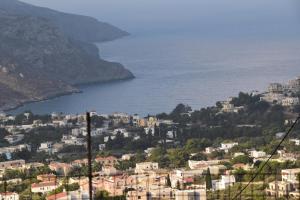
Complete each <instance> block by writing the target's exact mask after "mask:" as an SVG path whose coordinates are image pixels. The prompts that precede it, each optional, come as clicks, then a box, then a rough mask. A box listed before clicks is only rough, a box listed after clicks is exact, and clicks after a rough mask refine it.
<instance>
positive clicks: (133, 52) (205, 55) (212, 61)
mask: <svg viewBox="0 0 300 200" xmlns="http://www.w3.org/2000/svg"><path fill="white" fill-rule="evenodd" d="M98 46H99V48H100V50H101V51H100V55H101V57H102V58H104V59H106V60H110V61H117V62H121V63H123V64H124V65H125V66H126V67H127V68H128V69H130V70H131V71H132V72H133V73H134V74H135V76H136V78H135V79H133V80H129V81H120V82H115V83H107V84H97V85H91V86H84V87H82V88H81V90H82V91H83V93H80V94H73V95H69V96H63V97H59V98H56V99H52V100H48V101H44V102H37V103H31V104H28V105H25V106H24V107H21V108H19V109H17V110H15V111H13V113H19V112H22V111H25V110H31V111H33V112H34V113H51V112H54V111H56V112H65V113H81V112H84V111H87V110H96V111H98V112H99V113H112V112H115V111H118V112H127V113H138V114H141V115H146V114H148V113H149V114H155V113H160V112H169V111H171V110H172V109H173V108H174V107H175V106H176V105H177V104H178V103H185V104H189V105H190V106H192V107H193V108H194V109H199V108H201V107H205V106H211V105H214V104H215V102H216V101H218V100H223V99H226V98H227V97H229V96H233V95H237V94H238V92H239V91H246V92H247V91H251V90H260V91H262V90H263V89H264V88H265V87H266V86H267V84H268V83H270V82H274V81H276V82H277V81H278V82H283V81H286V80H288V79H291V78H294V77H295V76H297V75H300V67H299V66H300V57H299V55H300V42H298V41H295V40H292V41H289V40H284V41H278V40H276V41H274V40H270V41H268V40H264V41H262V40H257V41H256V40H251V41H247V40H242V39H241V40H240V41H237V40H236V39H235V40H230V39H228V40H221V41H218V40H203V39H201V38H199V37H197V34H190V35H187V34H174V35H168V34H166V35H165V34H161V35H157V34H156V35H132V36H130V37H126V38H123V39H120V40H116V41H113V42H108V43H103V44H98Z"/></svg>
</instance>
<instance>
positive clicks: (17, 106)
mask: <svg viewBox="0 0 300 200" xmlns="http://www.w3.org/2000/svg"><path fill="white" fill-rule="evenodd" d="M134 78H135V76H134V75H133V77H128V78H123V79H115V80H108V81H94V82H86V83H81V84H75V85H73V86H74V87H76V88H75V89H76V90H74V91H72V92H62V93H59V94H56V95H52V96H47V97H45V98H42V99H39V100H28V101H24V102H20V103H19V104H18V105H14V106H13V105H12V106H8V108H4V109H2V108H0V111H3V112H12V111H14V110H17V109H18V108H21V107H23V106H25V105H27V104H31V103H37V102H43V101H48V100H53V99H56V98H59V97H62V96H68V95H73V94H79V93H83V91H82V90H80V89H78V88H80V87H86V86H93V85H102V84H107V83H117V82H123V81H130V80H132V79H134ZM77 87H78V88H77Z"/></svg>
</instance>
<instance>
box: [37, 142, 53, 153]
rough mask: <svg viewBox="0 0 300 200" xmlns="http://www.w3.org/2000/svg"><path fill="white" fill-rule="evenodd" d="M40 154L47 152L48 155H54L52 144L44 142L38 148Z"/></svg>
mask: <svg viewBox="0 0 300 200" xmlns="http://www.w3.org/2000/svg"><path fill="white" fill-rule="evenodd" d="M38 152H46V153H48V154H52V142H43V143H41V144H40V147H39V148H38Z"/></svg>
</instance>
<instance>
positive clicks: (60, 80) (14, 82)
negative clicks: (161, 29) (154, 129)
mask: <svg viewBox="0 0 300 200" xmlns="http://www.w3.org/2000/svg"><path fill="white" fill-rule="evenodd" d="M40 9H41V11H40ZM43 13H44V14H45V16H46V17H43V16H42V14H43ZM70 16H71V15H68V14H64V13H59V12H56V11H52V10H49V9H45V8H37V7H34V6H29V5H27V4H24V3H21V2H18V1H15V0H0V22H1V23H0V110H1V109H2V110H3V109H9V108H12V107H15V106H18V105H21V104H23V103H24V102H28V101H38V100H43V99H46V98H49V97H54V96H58V95H63V94H68V93H72V92H77V91H78V89H77V88H76V85H78V84H86V83H94V82H105V81H112V80H121V79H129V78H133V74H132V73H131V72H130V71H128V70H126V69H125V68H124V67H123V66H122V65H121V64H118V63H112V62H107V61H104V60H102V59H100V57H99V55H98V49H97V47H95V46H94V45H93V44H90V43H88V42H91V41H104V40H110V39H115V38H116V37H121V36H122V35H124V34H125V33H124V32H123V33H122V31H120V30H119V29H116V30H117V31H116V33H115V34H112V36H110V35H107V37H104V35H106V34H103V33H102V34H100V35H102V36H101V37H100V36H97V33H98V32H101V27H102V28H103V26H104V25H103V24H102V23H100V22H99V23H100V25H98V26H97V23H96V22H98V21H97V20H94V19H92V18H86V17H82V16H78V15H75V16H76V17H74V20H78V21H77V22H80V19H82V21H83V22H86V24H85V26H86V25H87V24H88V22H89V21H92V22H93V23H91V25H92V26H91V27H90V29H89V30H90V31H92V30H93V29H94V28H95V27H96V29H97V30H96V31H94V33H95V34H91V33H89V35H90V37H88V36H87V35H86V34H87V33H85V31H79V32H77V33H76V34H72V33H71V32H72V31H69V29H66V28H62V26H63V24H64V23H67V22H69V23H70V24H72V19H71V17H70ZM64 17H65V18H66V19H64ZM95 21H96V22H95ZM73 23H74V22H73ZM79 24H80V23H79ZM70 26H72V25H70ZM93 26H95V27H93ZM107 26H108V27H109V28H108V29H109V30H110V31H113V28H112V26H110V25H107ZM77 27H79V25H78V26H74V27H73V30H74V31H75V32H76V29H77ZM97 27H98V28H97ZM104 30H105V26H104ZM110 31H109V32H110ZM105 32H106V31H104V33H105ZM88 38H89V39H88ZM89 40H90V41H89Z"/></svg>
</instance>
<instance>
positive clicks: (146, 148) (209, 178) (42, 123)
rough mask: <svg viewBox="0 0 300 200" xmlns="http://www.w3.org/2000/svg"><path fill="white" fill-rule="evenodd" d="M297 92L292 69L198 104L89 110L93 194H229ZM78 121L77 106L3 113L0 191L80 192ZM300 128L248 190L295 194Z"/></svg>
mask: <svg viewBox="0 0 300 200" xmlns="http://www.w3.org/2000/svg"><path fill="white" fill-rule="evenodd" d="M299 97H300V78H297V79H295V80H291V81H289V82H288V83H287V84H279V83H272V84H270V86H269V87H268V89H267V91H265V92H263V93H258V92H253V93H251V94H248V93H240V94H239V96H238V97H232V98H229V99H228V100H227V101H223V102H217V103H216V106H213V107H208V108H203V109H201V110H192V109H191V108H190V107H189V106H187V105H183V104H180V105H178V106H177V107H176V108H175V109H174V110H173V111H172V112H171V113H169V114H166V113H161V114H157V115H156V116H146V117H141V116H139V115H129V114H126V113H113V114H110V115H107V114H98V113H97V112H91V117H92V132H91V136H92V149H93V152H92V155H93V191H94V195H95V199H128V200H138V199H145V200H148V199H174V200H185V199H187V200H193V199H195V200H198V199H200V200H206V199H224V198H225V197H227V198H228V195H229V196H230V195H231V196H232V195H234V193H236V192H237V191H239V189H240V188H241V187H242V186H243V185H244V184H246V183H247V182H248V181H249V180H250V179H251V176H253V174H254V173H255V172H256V171H257V169H259V167H260V166H262V164H263V163H264V162H265V161H266V160H267V159H268V158H269V157H270V154H271V153H272V150H273V149H274V146H276V144H278V143H279V141H280V140H281V139H282V138H283V137H284V135H285V133H286V131H287V130H288V129H289V127H290V126H291V125H292V124H293V123H294V122H295V120H296V119H297V116H298V114H299V111H300V102H299ZM86 126H87V124H86V118H85V114H76V115H73V114H62V113H52V114H51V115H35V114H33V113H31V112H25V113H22V114H19V115H17V116H12V115H8V114H5V113H1V115H0V133H1V136H0V155H1V156H0V160H1V162H0V177H1V182H0V186H1V187H0V192H1V194H0V198H1V199H4V200H19V199H22V200H25V199H47V200H52V199H58V200H64V199H69V200H70V199H71V200H77V199H86V198H88V178H87V164H88V160H87V158H86V156H87V151H86V136H87V129H86ZM299 131H300V127H299V126H296V127H295V129H294V130H293V132H292V133H291V135H290V136H289V137H288V139H287V140H286V141H285V142H284V143H283V145H282V146H281V148H280V149H279V150H278V151H277V152H276V155H275V156H274V157H272V159H271V161H270V163H269V165H268V167H267V168H265V169H264V170H263V174H262V175H261V176H260V177H258V178H257V180H255V182H254V183H255V184H253V185H252V187H251V188H252V192H253V191H254V192H253V193H252V195H254V196H255V195H256V197H257V198H253V199H259V198H260V197H262V196H263V197H271V196H272V197H282V198H287V197H289V198H300V190H299V180H300V179H299V178H300V176H299V174H300V159H299V158H300V135H299ZM253 188H254V189H253ZM247 192H248V193H250V192H251V191H247ZM223 197H224V198H223Z"/></svg>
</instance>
